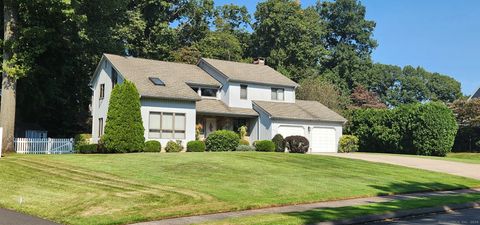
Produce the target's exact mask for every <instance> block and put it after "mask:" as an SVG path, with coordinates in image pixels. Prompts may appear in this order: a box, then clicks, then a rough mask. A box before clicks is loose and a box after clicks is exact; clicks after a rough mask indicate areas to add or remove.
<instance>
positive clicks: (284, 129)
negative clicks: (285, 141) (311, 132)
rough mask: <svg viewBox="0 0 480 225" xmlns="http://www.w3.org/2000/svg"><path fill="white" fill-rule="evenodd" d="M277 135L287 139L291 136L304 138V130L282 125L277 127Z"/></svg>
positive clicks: (298, 127) (301, 127)
mask: <svg viewBox="0 0 480 225" xmlns="http://www.w3.org/2000/svg"><path fill="white" fill-rule="evenodd" d="M277 133H279V134H281V135H282V136H283V137H288V136H293V135H299V136H305V128H304V127H303V126H286V125H282V126H279V127H278V131H277Z"/></svg>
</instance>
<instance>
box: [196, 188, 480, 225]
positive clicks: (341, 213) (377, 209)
mask: <svg viewBox="0 0 480 225" xmlns="http://www.w3.org/2000/svg"><path fill="white" fill-rule="evenodd" d="M478 201H480V193H472V194H462V195H451V196H445V197H438V196H437V197H421V198H416V199H411V200H396V201H391V202H383V203H372V204H367V205H360V206H348V207H338V208H322V209H314V210H308V211H305V212H294V213H277V214H265V215H257V216H248V217H240V218H233V219H227V220H221V221H214V222H207V223H202V224H203V225H257V224H258V225H298V224H315V223H318V222H324V221H334V220H342V219H351V218H355V217H360V216H365V215H381V214H385V213H390V212H396V211H400V210H410V209H418V208H427V207H436V206H445V205H451V204H461V203H468V202H478Z"/></svg>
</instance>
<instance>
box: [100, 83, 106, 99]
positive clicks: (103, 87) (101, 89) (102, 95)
mask: <svg viewBox="0 0 480 225" xmlns="http://www.w3.org/2000/svg"><path fill="white" fill-rule="evenodd" d="M104 97H105V84H100V100H102V99H103V98H104Z"/></svg>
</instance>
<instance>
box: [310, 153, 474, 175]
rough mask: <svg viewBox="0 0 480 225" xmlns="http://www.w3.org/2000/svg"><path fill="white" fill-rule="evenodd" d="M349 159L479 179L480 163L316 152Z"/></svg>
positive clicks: (370, 154) (385, 155)
mask: <svg viewBox="0 0 480 225" xmlns="http://www.w3.org/2000/svg"><path fill="white" fill-rule="evenodd" d="M318 154H320V155H329V156H336V157H342V158H349V159H360V160H366V161H370V162H380V163H388V164H394V165H400V166H406V167H412V168H418V169H424V170H431V171H436V172H442V173H448V174H452V175H457V176H463V177H469V178H473V179H478V180H480V164H470V163H461V162H452V161H447V160H440V159H429V158H421V157H414V156H402V155H391V154H377V153H318Z"/></svg>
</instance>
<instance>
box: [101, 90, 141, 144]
mask: <svg viewBox="0 0 480 225" xmlns="http://www.w3.org/2000/svg"><path fill="white" fill-rule="evenodd" d="M102 140H103V142H104V143H105V147H106V148H107V150H108V151H109V152H122V153H125V152H137V151H141V150H142V149H143V146H144V144H145V143H144V142H145V137H144V129H143V123H142V115H141V114H140V95H139V94H138V91H137V88H136V87H135V85H134V84H133V83H131V82H129V81H125V82H124V83H123V84H118V85H116V86H115V88H113V91H112V95H111V97H110V104H109V107H108V113H107V120H106V124H105V134H104V135H103V137H102Z"/></svg>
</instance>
